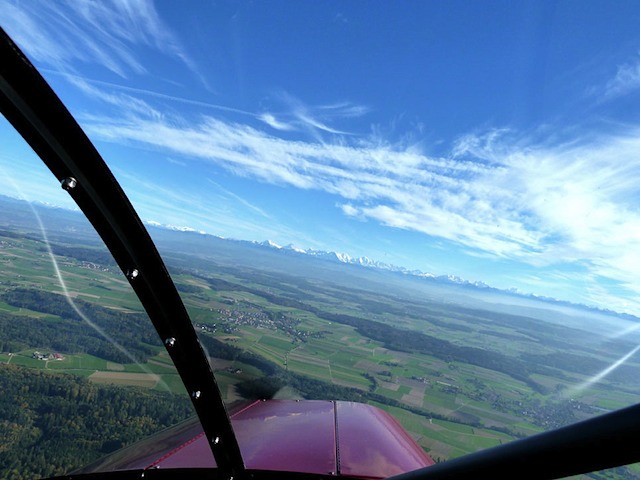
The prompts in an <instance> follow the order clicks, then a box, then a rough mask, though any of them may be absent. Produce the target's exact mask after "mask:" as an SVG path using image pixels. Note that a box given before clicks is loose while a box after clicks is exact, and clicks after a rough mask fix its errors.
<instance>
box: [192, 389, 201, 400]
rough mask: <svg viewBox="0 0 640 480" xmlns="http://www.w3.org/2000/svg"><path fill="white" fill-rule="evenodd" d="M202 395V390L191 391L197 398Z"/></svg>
mask: <svg viewBox="0 0 640 480" xmlns="http://www.w3.org/2000/svg"><path fill="white" fill-rule="evenodd" d="M200 395H201V394H200V390H196V391H195V392H192V393H191V396H192V397H193V398H194V399H196V400H197V399H199V398H200Z"/></svg>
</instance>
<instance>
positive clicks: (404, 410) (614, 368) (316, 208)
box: [0, 0, 640, 478]
mask: <svg viewBox="0 0 640 480" xmlns="http://www.w3.org/2000/svg"><path fill="white" fill-rule="evenodd" d="M0 5H2V8H0V22H1V24H2V27H3V28H4V29H5V30H6V31H7V32H8V33H9V35H11V36H12V38H13V39H14V40H15V41H16V43H18V45H19V46H20V48H22V49H23V50H24V52H25V54H26V55H27V56H29V58H30V59H31V60H32V61H33V63H34V64H35V66H36V67H37V68H38V69H39V70H40V71H41V73H42V74H43V76H44V77H45V78H46V80H47V81H48V82H49V84H50V85H51V86H52V88H53V89H54V90H55V91H56V93H57V94H58V95H59V96H60V98H61V99H62V101H63V102H64V103H65V105H67V107H68V108H69V109H70V111H71V113H72V114H73V115H74V116H75V118H76V119H77V120H78V122H79V123H80V125H81V126H82V127H83V129H84V130H85V132H86V133H87V135H88V136H89V138H90V139H91V140H92V141H93V142H94V144H95V145H96V147H97V148H98V150H99V151H100V153H101V155H102V156H103V157H104V158H105V161H106V162H107V164H108V166H109V168H110V169H111V171H112V172H113V173H114V175H115V177H116V178H117V179H118V181H119V182H120V183H121V184H122V186H123V188H124V190H125V192H126V193H127V195H128V196H129V198H130V200H131V202H132V204H133V205H134V207H135V208H136V210H137V211H138V213H139V215H140V217H141V219H142V220H143V222H144V223H145V225H146V226H147V228H148V230H149V233H150V235H151V236H152V238H153V240H154V242H155V243H156V244H157V246H158V249H159V250H160V253H161V254H162V256H163V258H164V260H165V262H166V263H167V267H168V269H169V271H170V273H171V275H172V278H173V280H174V282H175V283H176V287H177V289H178V291H179V293H180V295H181V296H182V298H183V300H184V303H185V305H186V307H187V310H188V311H189V314H190V316H191V320H192V322H193V324H194V326H195V328H196V331H197V333H198V336H199V339H200V342H201V343H202V346H203V348H204V349H205V351H206V353H207V355H208V357H209V358H210V362H211V367H212V369H213V371H214V373H215V375H216V379H217V381H218V385H219V387H220V391H221V395H222V397H223V399H224V400H225V402H226V404H227V406H228V408H229V410H230V411H233V410H234V409H235V408H236V407H237V406H238V405H240V404H243V402H246V401H247V400H253V399H315V400H320V399H326V400H349V401H356V402H363V403H368V404H371V405H375V406H377V407H380V408H382V409H383V410H386V411H387V412H390V413H391V414H392V415H393V416H394V417H395V418H397V419H398V421H399V422H400V423H401V425H402V426H403V428H404V429H406V430H407V431H408V432H409V434H410V435H411V436H412V437H413V438H414V439H415V440H416V442H417V443H418V444H419V445H420V446H421V447H422V448H423V449H424V450H425V451H426V452H427V453H428V454H429V456H430V457H431V458H432V459H434V460H435V461H444V460H447V459H451V458H455V457H459V456H461V455H464V454H467V453H471V452H475V451H477V450H480V449H484V448H488V447H492V446H497V445H501V444H503V443H506V442H508V441H511V440H515V439H518V438H523V437H526V436H529V435H532V434H535V433H539V432H542V431H546V430H552V429H555V428H558V427H561V426H564V425H568V424H571V423H574V422H577V421H580V420H583V419H587V418H590V417H594V416H596V415H599V414H602V413H605V412H609V411H612V410H616V409H619V408H622V407H625V406H629V405H633V404H636V403H638V402H639V401H640V384H639V383H638V380H637V379H638V378H640V353H639V352H638V351H639V350H640V297H638V292H639V291H640V283H639V282H638V280H637V278H636V272H637V270H638V267H639V266H640V260H639V258H638V251H640V250H639V248H638V247H640V214H639V212H638V206H637V205H638V203H637V200H638V191H637V185H638V183H639V182H640V164H639V159H640V156H639V154H640V142H639V141H638V138H639V137H638V131H639V128H640V113H639V112H640V109H638V108H637V107H638V106H639V105H638V103H639V101H640V93H639V92H640V59H639V58H638V45H639V44H640V34H639V33H638V29H637V25H638V20H640V18H639V17H640V8H638V5H637V4H636V3H635V2H619V3H617V4H616V5H615V6H611V5H610V4H608V3H607V2H589V4H588V5H585V4H583V3H580V4H573V3H571V2H563V3H555V2H541V3H537V2H536V3H534V2H520V3H518V4H512V3H510V2H500V3H491V4H486V3H481V2H471V1H470V2H453V3H450V4H446V5H442V4H436V3H431V2H428V3H427V2H424V3H418V4H416V3H401V4H397V3H393V4H391V3H390V4H384V3H375V4H363V3H360V2H350V1H349V2H328V3H314V2H300V3H298V2H295V3H294V2H290V3H286V2H269V3H255V4H254V3H240V4H238V3H236V2H216V3H215V4H207V5H204V4H199V5H198V6H197V8H196V7H194V8H183V7H180V6H178V5H177V4H174V3H172V2H158V3H153V2H150V1H149V2H147V1H140V2H132V3H131V4H130V3H128V2H113V3H111V2H105V3H102V2H83V3H81V4H74V3H73V2H69V3H65V2H14V1H11V0H5V1H1V2H0ZM2 135H3V139H2V140H3V142H2V145H3V147H2V148H3V152H1V153H0V155H1V156H2V157H1V158H2V164H1V165H0V167H1V168H2V174H3V176H4V177H5V178H6V179H8V181H7V182H5V184H4V187H3V190H0V194H2V195H3V196H2V197H0V199H1V200H2V202H3V204H6V207H5V206H2V207H1V208H0V220H1V222H0V229H1V231H0V234H2V235H5V236H4V237H0V240H1V241H2V242H3V243H0V247H1V248H2V252H3V256H2V270H1V274H2V278H0V282H1V283H0V287H1V289H0V295H1V296H0V314H2V315H4V317H3V318H6V320H5V321H6V327H5V328H6V329H7V330H6V331H7V333H6V334H4V333H3V334H0V345H1V346H2V352H1V353H0V362H1V363H2V364H3V365H2V368H3V369H2V370H0V372H4V373H3V375H4V376H6V377H7V378H10V376H11V375H24V376H25V379H27V377H26V376H27V375H41V374H42V373H43V371H44V373H48V372H47V371H48V370H52V369H57V370H60V371H64V372H65V373H66V374H70V375H76V376H75V377H70V376H65V377H61V378H64V379H67V380H64V381H71V380H68V379H69V378H73V379H74V380H73V381H75V379H76V378H80V377H88V383H86V382H85V383H83V384H82V385H86V387H87V388H89V387H90V388H92V389H93V390H91V391H92V392H93V391H96V392H97V390H95V388H98V387H97V385H100V388H102V385H104V384H109V385H111V384H115V383H117V384H123V385H127V386H129V385H131V386H132V388H134V389H135V388H137V389H138V390H133V389H128V388H124V389H121V390H109V392H116V391H117V392H121V391H122V392H133V391H138V392H145V393H144V395H145V398H146V396H149V399H151V397H153V400H154V401H156V402H157V403H156V405H157V406H156V407H154V408H158V409H161V410H162V409H164V408H165V406H164V405H165V403H163V402H170V403H171V405H172V410H171V411H172V412H173V411H174V410H175V412H174V413H172V414H171V415H168V414H167V416H166V418H165V417H164V416H163V415H162V414H159V413H158V411H157V410H154V411H153V412H152V411H151V410H146V408H147V407H142V406H139V405H138V404H137V403H135V402H133V401H131V402H129V403H130V405H131V413H127V415H131V416H135V415H138V416H137V417H135V418H137V419H138V420H136V421H131V422H129V423H130V424H131V425H132V428H133V429H134V430H136V432H135V435H134V434H131V435H129V434H127V435H129V436H127V437H126V439H125V438H124V437H123V438H120V437H118V438H115V437H113V435H111V434H108V433H105V435H106V437H105V438H102V439H100V440H95V446H96V448H95V451H93V453H92V454H91V455H92V456H90V455H89V454H88V453H87V455H85V456H80V455H76V453H75V452H76V451H75V450H74V451H72V453H70V454H69V456H71V457H74V458H76V457H77V458H76V459H77V461H76V462H75V463H73V464H72V465H71V464H69V465H65V467H64V468H63V467H62V466H60V467H56V468H57V469H56V470H51V469H49V470H38V471H37V472H36V473H37V474H38V475H50V474H54V473H56V474H57V473H61V472H62V471H68V470H65V469H66V468H76V467H78V466H81V465H84V464H87V463H90V461H93V460H94V459H95V458H97V456H100V455H99V454H104V453H108V452H111V451H113V450H116V449H117V448H118V447H120V446H122V445H124V444H125V443H127V442H130V441H134V440H137V439H139V438H142V437H144V436H147V435H149V434H151V433H153V432H154V431H157V430H159V429H161V428H164V427H166V426H168V425H171V424H175V423H177V422H179V421H180V420H182V419H185V418H187V417H188V416H189V415H191V410H190V408H191V407H190V405H189V397H188V395H187V393H186V392H185V390H184V387H182V385H181V383H180V380H179V378H178V376H177V374H176V373H175V371H172V370H171V368H172V367H171V364H170V360H169V357H168V355H167V354H166V352H165V350H164V347H163V346H162V343H161V342H160V340H159V339H158V337H157V334H156V333H155V331H154V330H153V327H152V325H151V324H150V322H149V321H148V319H144V320H143V315H144V313H143V309H142V307H141V306H140V305H139V303H138V302H137V300H136V299H135V295H134V294H133V293H132V292H131V290H130V288H129V286H128V283H127V282H126V281H125V279H124V278H123V276H122V273H121V272H120V270H119V269H118V268H117V266H115V263H114V262H113V260H112V259H111V258H110V256H109V255H108V253H107V251H106V250H105V249H104V248H103V246H102V245H101V242H100V240H99V238H98V237H97V236H96V235H95V233H93V230H92V229H91V227H90V226H89V225H88V224H86V223H82V216H81V214H80V213H79V212H77V210H76V207H75V204H73V202H71V201H70V200H69V198H68V195H67V194H66V193H65V192H64V191H63V190H62V189H60V188H59V185H58V184H57V182H56V180H55V178H54V177H53V176H51V175H50V173H49V172H48V171H46V168H45V167H43V166H40V165H36V163H37V162H38V160H37V159H35V158H34V155H33V154H32V153H31V152H30V150H29V149H28V147H26V146H25V144H24V141H23V140H22V139H20V138H19V136H18V135H17V134H15V132H13V130H12V128H11V127H10V126H8V124H6V123H4V124H3V133H2ZM18 158H19V161H17V160H16V159H18ZM23 162H28V163H25V164H23ZM32 164H33V165H32ZM25 200H26V202H25ZM54 258H56V259H58V260H57V263H54V262H53V259H54ZM65 275H66V276H65ZM67 277H68V278H67ZM61 278H62V279H63V280H64V281H63V280H61ZM34 291H35V292H38V293H37V295H36V294H34V293H33V292H34ZM44 293H46V295H45V296H44V297H43V296H42V295H44ZM60 293H64V296H60V295H59V294H60ZM65 297H66V298H75V299H77V302H76V305H80V306H81V308H79V309H80V310H81V311H83V312H85V311H88V312H90V314H86V313H85V314H83V315H80V314H79V313H77V312H76V310H75V307H73V306H71V305H70V304H69V303H68V302H67V301H66V300H64V298H65ZM60 298H62V299H63V300H64V302H62V301H61V300H60ZM54 300H55V301H56V302H59V303H61V305H60V308H61V309H64V312H67V311H69V313H68V314H69V315H70V317H69V318H73V319H74V321H76V322H77V324H78V326H82V329H85V330H86V331H85V332H84V335H85V336H86V338H85V340H82V341H80V340H78V341H76V340H73V339H71V338H70V339H67V337H65V340H64V341H62V340H60V339H58V337H56V336H54V335H53V333H48V332H49V330H47V329H48V328H50V327H49V326H48V325H49V324H46V322H52V321H53V322H54V323H55V322H59V321H63V320H64V319H65V318H66V317H65V316H64V315H63V314H62V313H60V312H58V311H57V310H55V311H54V310H52V309H51V308H52V307H51V306H49V304H50V303H52V302H54ZM29 302H31V303H29ZM33 302H37V303H39V304H40V307H38V308H36V307H37V306H36V305H35V304H34V303H33ZM43 303H45V304H46V305H48V306H46V308H45V307H43V306H42V305H41V304H43ZM69 309H71V310H69ZM61 312H62V311H61ZM74 312H76V313H74ZM65 315H66V313H65ZM74 315H77V316H78V317H79V318H80V320H75V317H74ZM84 315H86V316H87V317H88V320H89V321H87V320H86V319H85V318H84ZM102 315H110V316H109V318H111V317H113V320H108V321H106V324H105V325H106V326H102V324H100V323H99V321H98V320H97V319H98V318H100V316H102ZM18 317H19V320H20V321H19V322H18V320H17V318H18ZM61 318H62V320H60V319H61ZM132 318H134V319H135V321H134V322H130V321H129V319H132ZM125 319H126V320H127V321H126V322H125ZM64 321H66V320H64ZM43 322H45V323H43ZM112 322H115V323H112ZM118 322H124V323H126V324H127V325H128V327H127V328H131V329H132V331H131V334H129V333H127V332H125V331H122V330H121V329H120V327H114V325H120V323H118ZM138 322H139V323H138ZM89 323H95V324H96V325H94V326H91V325H89ZM143 324H144V326H143ZM10 325H14V326H15V325H20V326H21V328H20V332H30V333H29V335H26V334H24V333H20V334H18V333H15V332H14V333H12V332H13V330H11V328H14V327H10ZM87 325H89V327H87ZM107 327H108V328H107ZM51 328H54V329H55V327H51ZM57 331H58V332H66V330H63V329H60V330H57ZM36 332H37V333H38V337H37V338H35V337H34V338H32V337H31V336H30V335H31V334H34V335H35V333H36ZM96 332H98V333H97V334H96ZM101 332H102V333H101ZM5 335H6V336H5ZM21 335H22V337H20V336H21ZM60 335H62V333H60ZM64 335H67V333H65V334H64ZM68 335H71V333H69V334H68ZM74 335H75V334H74ZM16 336H18V337H19V338H17V337H16ZM114 337H115V338H114ZM111 340H113V342H112V341H111ZM92 342H98V343H99V344H100V345H101V347H100V348H98V347H96V348H97V350H95V349H94V350H92V348H93V347H91V345H93V343H92ZM96 345H97V343H96ZM102 347H104V348H102ZM56 355H59V356H61V357H62V359H58V358H56V357H55V356H56ZM40 356H42V357H43V358H40ZM5 365H6V366H5ZM8 366H15V367H24V368H22V369H13V370H10V369H8ZM16 372H19V373H16ZM42 378H47V379H49V378H58V377H53V376H52V377H42ZM2 381H4V380H2ZM7 381H12V380H7ZM61 381H62V380H61ZM78 381H79V380H78ZM83 382H84V380H83ZM27 385H28V381H27ZM10 386H11V388H12V389H13V390H11V391H13V392H14V393H13V394H12V395H13V396H10V397H8V398H7V399H6V401H7V402H9V403H13V404H14V405H15V404H17V403H19V402H25V401H27V400H24V398H26V397H21V396H20V395H22V394H23V393H22V392H23V390H24V387H16V386H13V384H11V385H10ZM29 388H30V387H29ZM29 388H27V391H28V390H29ZM110 388H111V387H110ZM140 389H142V390H140ZM100 391H101V390H100ZM178 392H179V393H181V394H182V395H181V396H180V397H179V398H180V400H179V401H178V400H175V401H174V400H173V398H174V397H173V394H175V393H178ZM78 395H79V398H82V395H81V394H78ZM95 395H97V394H95ZM118 395H120V393H118ZM122 395H124V393H123V394H122ZM74 398H75V397H74ZM80 405H82V403H81V402H80ZM78 408H79V410H81V411H83V413H87V412H85V410H87V408H86V407H85V408H80V407H78ZM149 408H150V407H149ZM14 410H15V409H12V410H7V411H8V412H9V411H10V412H13V413H11V414H10V415H14V417H15V418H14V417H11V416H9V417H7V418H6V419H3V420H2V421H3V422H4V423H3V424H2V425H4V427H3V428H6V429H7V430H6V431H7V432H8V433H7V435H8V436H7V438H10V441H9V442H8V445H12V447H11V448H12V449H14V450H15V451H16V452H17V451H20V450H22V451H25V450H26V451H28V452H31V451H33V452H35V453H33V454H31V453H29V455H31V457H29V458H33V456H34V455H39V452H40V450H38V449H37V448H36V447H34V446H35V445H38V442H39V441H40V440H39V439H41V438H44V437H48V434H47V432H48V430H46V429H45V428H44V427H42V426H40V424H36V423H25V425H33V426H32V427H31V426H30V427H25V429H26V430H24V431H23V430H22V429H18V427H16V426H15V425H18V424H19V423H20V422H18V421H17V420H16V419H17V418H18V417H17V416H16V415H18V413H16V412H17V411H14ZM29 411H30V410H29V409H26V410H24V412H27V413H20V415H27V414H28V412H29ZM91 411H92V412H95V411H96V410H95V409H93V410H91ZM134 411H135V412H137V413H134ZM75 413H76V412H75V411H74V412H73V414H75ZM7 415H9V414H7ZM91 415H93V413H92V414H91ZM20 418H21V417H20ZM160 418H162V419H163V420H159V419H160ZM29 429H30V430H29ZM61 431H62V432H66V430H61ZM63 434H64V433H61V434H60V435H63ZM73 436H74V435H73V434H69V435H66V437H73ZM78 436H80V435H78ZM56 441H57V442H58V443H55V445H58V444H59V442H62V440H56ZM65 441H66V440H65ZM52 442H53V440H52ZM92 442H93V440H92ZM100 442H102V443H100ZM72 443H73V439H72V438H69V444H72ZM80 445H82V442H80ZM79 448H83V447H79ZM14 450H12V451H14ZM2 453H4V452H2ZM12 455H13V454H12ZM47 458H48V457H47ZM11 461H13V460H11ZM13 465H20V466H13ZM22 465H23V463H20V464H13V463H11V462H10V461H7V463H6V465H2V468H3V469H7V471H10V472H12V473H11V474H12V475H13V471H14V470H15V472H16V473H15V478H21V477H20V476H19V475H20V472H21V470H20V469H21V468H22V467H21V466H22ZM611 475H614V477H611V478H636V477H637V476H638V475H640V468H639V467H638V466H637V465H634V466H629V467H625V468H623V469H620V470H619V471H617V472H616V473H611ZM616 475H617V476H616ZM633 475H636V477H633Z"/></svg>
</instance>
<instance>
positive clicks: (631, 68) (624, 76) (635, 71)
mask: <svg viewBox="0 0 640 480" xmlns="http://www.w3.org/2000/svg"><path fill="white" fill-rule="evenodd" d="M638 89H640V60H637V61H635V62H633V63H627V64H624V65H621V66H619V67H618V70H617V72H616V75H615V77H613V78H612V79H611V80H609V81H608V82H607V84H606V85H605V89H604V96H605V98H615V97H620V96H623V95H626V94H628V93H631V92H633V91H635V90H638Z"/></svg>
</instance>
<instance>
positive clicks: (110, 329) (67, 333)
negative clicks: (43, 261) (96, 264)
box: [0, 288, 160, 363]
mask: <svg viewBox="0 0 640 480" xmlns="http://www.w3.org/2000/svg"><path fill="white" fill-rule="evenodd" d="M0 300H2V301H4V302H5V303H7V304H9V305H12V306H14V307H20V308H27V309H29V310H33V311H36V312H42V313H47V314H49V315H55V316H56V317H59V318H55V319H53V320H52V318H51V317H49V318H34V317H26V316H23V317H20V321H19V322H16V321H15V317H13V316H11V315H8V314H3V313H0V352H16V351H19V350H22V349H24V348H28V347H37V348H50V349H52V350H56V351H62V352H66V353H89V354H91V355H94V356H96V357H100V358H103V359H105V360H109V361H112V362H116V363H130V362H131V357H133V358H135V359H136V361H138V362H144V361H145V360H146V359H147V358H148V357H150V356H152V355H155V353H156V350H155V349H154V347H153V346H154V345H155V346H160V340H159V339H158V335H157V333H156V332H155V330H154V329H153V328H151V322H150V321H149V320H148V318H147V317H146V316H145V315H144V314H142V313H124V312H119V311H116V310H113V309H108V308H105V307H101V306H99V305H96V304H91V303H88V302H85V301H82V300H74V303H75V304H76V305H77V307H78V310H80V311H81V312H82V313H83V314H84V316H85V317H86V318H89V319H91V320H90V321H91V323H93V324H94V325H95V326H97V327H98V329H99V330H100V331H102V332H103V333H104V335H102V334H101V333H100V332H99V331H98V329H96V328H94V327H93V326H92V325H90V324H89V323H87V322H86V321H85V320H84V319H83V318H82V316H80V315H79V314H78V311H77V310H75V309H74V308H73V307H72V306H71V305H70V303H69V302H68V300H67V298H66V297H65V296H64V295H59V294H55V293H49V292H45V291H41V290H32V289H25V288H15V289H12V290H7V291H6V292H5V293H3V294H2V295H0ZM107 337H110V338H114V339H116V340H117V342H118V344H120V345H121V346H122V348H123V349H125V350H126V351H127V352H128V353H129V355H130V356H128V355H127V354H125V352H123V351H122V350H121V349H119V348H118V347H117V346H115V345H114V344H113V343H112V342H111V341H110V340H109V339H108V338H107Z"/></svg>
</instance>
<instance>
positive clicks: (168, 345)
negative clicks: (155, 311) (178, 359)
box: [164, 337, 176, 347]
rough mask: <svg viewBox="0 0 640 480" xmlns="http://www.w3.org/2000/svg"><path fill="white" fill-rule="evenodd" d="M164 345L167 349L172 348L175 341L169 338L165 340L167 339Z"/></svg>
mask: <svg viewBox="0 0 640 480" xmlns="http://www.w3.org/2000/svg"><path fill="white" fill-rule="evenodd" d="M164 344H165V345H166V346H167V347H173V346H174V345H175V344H176V339H175V338H173V337H171V338H167V339H166V340H165V341H164Z"/></svg>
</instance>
